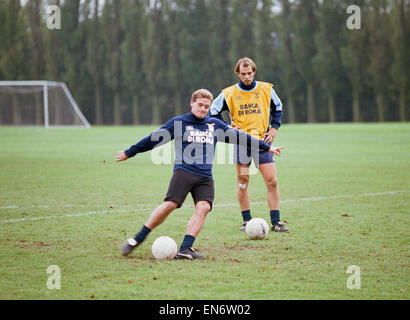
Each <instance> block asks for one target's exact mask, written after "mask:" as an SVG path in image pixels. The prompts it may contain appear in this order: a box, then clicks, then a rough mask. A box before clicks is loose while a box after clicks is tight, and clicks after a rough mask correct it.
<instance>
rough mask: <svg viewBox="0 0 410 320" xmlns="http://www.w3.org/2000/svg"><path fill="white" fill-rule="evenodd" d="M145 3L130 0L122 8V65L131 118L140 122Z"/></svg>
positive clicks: (134, 122)
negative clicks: (129, 98)
mask: <svg viewBox="0 0 410 320" xmlns="http://www.w3.org/2000/svg"><path fill="white" fill-rule="evenodd" d="M144 9H145V7H144V5H143V3H142V1H141V0H130V1H128V2H126V3H124V4H123V7H122V8H121V26H122V29H123V30H124V41H123V42H122V44H121V65H122V74H123V77H124V81H125V86H126V88H127V89H128V91H129V92H130V94H131V101H132V103H131V105H132V109H131V110H132V111H131V118H132V123H133V124H139V123H140V116H139V115H140V110H139V104H140V100H141V91H142V90H141V87H142V86H143V83H144V80H145V75H144V68H143V48H142V42H143V34H144V32H145V19H144Z"/></svg>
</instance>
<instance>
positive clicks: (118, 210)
mask: <svg viewBox="0 0 410 320" xmlns="http://www.w3.org/2000/svg"><path fill="white" fill-rule="evenodd" d="M406 192H410V190H397V191H386V192H375V193H362V194H346V195H337V196H329V197H314V198H300V199H288V200H282V201H281V203H289V202H299V201H320V200H332V199H342V198H354V197H375V196H384V195H395V194H398V193H406ZM252 203H253V204H263V203H266V201H257V202H252ZM236 204H237V203H236V202H235V203H220V204H215V205H214V207H231V206H234V205H236ZM192 207H193V206H192ZM5 208H10V209H15V208H18V207H17V206H5V207H0V209H5ZM152 209H153V208H148V207H142V206H141V207H139V208H138V207H137V208H128V209H111V210H101V211H88V212H84V213H72V214H65V215H61V216H44V217H33V218H20V219H8V220H0V223H13V222H25V221H38V220H49V219H57V218H70V217H85V216H91V215H96V214H105V213H114V212H130V211H133V212H136V211H137V212H138V211H145V210H152Z"/></svg>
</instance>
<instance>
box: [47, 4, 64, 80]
mask: <svg viewBox="0 0 410 320" xmlns="http://www.w3.org/2000/svg"><path fill="white" fill-rule="evenodd" d="M49 3H50V5H51V4H55V5H57V6H60V0H56V1H54V2H51V1H50V2H49ZM45 38H46V40H45V41H46V49H45V56H46V59H45V60H46V64H45V68H46V70H45V73H46V77H47V79H48V80H50V81H60V80H62V79H60V76H61V72H62V70H63V65H62V64H63V52H62V47H63V40H62V31H61V30H58V29H53V30H49V29H45Z"/></svg>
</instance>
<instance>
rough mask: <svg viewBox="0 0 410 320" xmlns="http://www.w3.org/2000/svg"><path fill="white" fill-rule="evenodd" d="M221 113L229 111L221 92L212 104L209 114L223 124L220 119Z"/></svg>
mask: <svg viewBox="0 0 410 320" xmlns="http://www.w3.org/2000/svg"><path fill="white" fill-rule="evenodd" d="M223 111H229V108H228V104H227V103H226V100H225V96H224V94H223V93H222V92H221V93H220V94H219V96H218V97H217V98H216V99H215V100H214V101H213V102H212V104H211V108H210V110H209V114H210V116H211V117H214V118H217V119H219V120H221V121H222V122H225V120H224V119H223V118H222V112H223ZM225 123H226V122H225Z"/></svg>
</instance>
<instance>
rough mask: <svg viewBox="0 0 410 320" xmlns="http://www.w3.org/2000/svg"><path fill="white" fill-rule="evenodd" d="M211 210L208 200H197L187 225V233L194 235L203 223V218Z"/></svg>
mask: <svg viewBox="0 0 410 320" xmlns="http://www.w3.org/2000/svg"><path fill="white" fill-rule="evenodd" d="M209 210H211V205H210V204H209V202H208V201H198V202H197V203H196V205H195V213H194V215H193V216H192V217H191V219H190V220H189V222H188V226H187V232H186V233H187V234H188V235H191V236H193V237H196V236H197V235H198V234H199V232H200V231H201V229H202V226H203V225H204V222H205V218H206V216H207V214H208V212H209Z"/></svg>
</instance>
